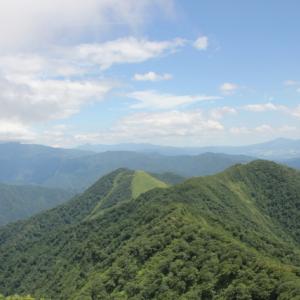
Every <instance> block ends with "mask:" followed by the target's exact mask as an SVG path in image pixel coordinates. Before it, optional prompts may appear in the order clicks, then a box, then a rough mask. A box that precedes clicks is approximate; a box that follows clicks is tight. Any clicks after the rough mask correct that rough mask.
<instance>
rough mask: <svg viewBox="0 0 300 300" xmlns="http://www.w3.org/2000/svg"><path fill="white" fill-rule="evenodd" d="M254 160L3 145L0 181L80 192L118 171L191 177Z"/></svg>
mask: <svg viewBox="0 0 300 300" xmlns="http://www.w3.org/2000/svg"><path fill="white" fill-rule="evenodd" d="M251 160H252V158H251V157H247V156H241V155H226V154H214V153H203V154H200V155H195V156H191V155H180V156H172V155H169V156H166V155H161V154H156V153H138V152H132V151H109V152H104V153H92V152H88V151H80V150H70V149H57V148H51V147H45V146H39V145H25V144H16V143H9V144H0V165H1V168H0V182H3V183H10V184H23V185H24V184H25V185H27V184H38V185H43V186H48V187H55V188H57V187H59V188H63V189H68V190H72V191H75V192H78V191H82V190H84V189H85V188H86V187H87V186H89V185H90V184H92V183H93V182H94V181H95V180H97V179H98V178H99V177H100V176H103V175H104V174H107V173H109V172H111V171H113V170H115V169H118V168H130V169H133V170H145V171H147V172H151V173H166V172H167V173H174V174H177V175H179V176H181V177H192V176H202V175H210V174H214V173H217V172H220V171H223V170H224V169H226V168H228V167H230V166H232V165H234V164H236V163H245V162H249V161H251ZM169 177H170V176H169ZM172 180H173V181H174V180H175V178H173V179H172Z"/></svg>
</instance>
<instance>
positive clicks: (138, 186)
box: [132, 171, 168, 198]
mask: <svg viewBox="0 0 300 300" xmlns="http://www.w3.org/2000/svg"><path fill="white" fill-rule="evenodd" d="M167 186H168V185H167V184H166V183H164V182H162V181H160V180H158V179H156V178H154V177H153V176H151V175H150V174H148V173H146V172H144V171H135V174H134V177H133V180H132V196H133V198H137V197H138V196H139V195H141V194H142V193H145V192H147V191H149V190H151V189H153V188H166V187H167Z"/></svg>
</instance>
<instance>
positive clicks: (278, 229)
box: [0, 161, 300, 300]
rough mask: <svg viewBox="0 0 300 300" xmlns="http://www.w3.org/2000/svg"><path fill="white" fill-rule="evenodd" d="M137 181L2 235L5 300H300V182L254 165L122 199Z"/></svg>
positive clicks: (99, 191)
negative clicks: (12, 297) (13, 297)
mask: <svg viewBox="0 0 300 300" xmlns="http://www.w3.org/2000/svg"><path fill="white" fill-rule="evenodd" d="M132 173H134V172H133V171H128V170H118V171H115V172H113V173H111V174H109V175H107V176H105V177H103V178H102V179H100V180H99V181H98V182H97V183H96V184H95V185H94V186H92V187H91V188H90V189H88V190H87V191H86V192H85V193H84V194H83V195H81V196H79V197H76V198H75V199H73V200H71V201H70V202H68V203H67V204H65V205H62V206H61V207H58V208H56V209H53V210H51V211H48V212H46V213H43V214H40V215H38V216H35V217H33V218H31V219H30V220H28V221H24V222H18V223H16V224H12V225H9V226H6V227H4V228H2V229H0V287H1V288H0V293H1V292H2V293H5V294H13V293H19V294H27V293H30V294H32V295H34V296H36V297H40V296H47V297H49V298H52V299H72V300H74V299H80V300H82V299H83V300H95V299H136V300H138V299H181V300H186V299H189V300H190V299H219V300H221V299H233V300H234V299H259V300H265V299H269V300H273V299H277V300H292V299H293V300H296V299H299V295H300V240H299V228H300V218H299V205H300V175H299V172H297V171H295V170H292V169H289V168H287V167H283V166H280V165H277V164H275V163H272V162H267V161H255V162H252V163H249V164H247V165H237V166H234V167H232V168H230V169H228V170H226V171H225V172H223V173H220V174H217V175H213V176H208V177H200V178H193V179H190V180H187V181H186V182H184V183H182V184H178V185H176V186H173V187H169V188H163V189H151V190H150V191H148V192H145V193H142V194H140V196H138V197H137V198H135V199H132V194H131V196H130V197H129V198H128V197H127V196H125V197H124V198H123V197H121V198H118V197H119V195H126V193H125V194H124V193H123V192H122V193H121V194H120V193H119V192H118V191H120V190H118V189H114V188H112V187H114V186H115V184H116V182H119V180H120V179H121V177H124V181H123V180H121V181H122V182H127V183H126V184H125V183H124V188H125V187H126V186H127V187H128V186H130V187H131V188H130V189H131V191H132V182H133V180H129V182H131V184H128V181H126V180H125V179H126V178H127V179H128V177H131V176H134V175H132ZM135 175H136V174H135ZM119 183H121V182H119ZM117 186H118V185H117ZM126 189H127V188H125V190H126ZM112 190H113V193H110V191H112ZM112 194H114V196H112ZM116 199H118V200H117V201H116V202H115V200H116ZM131 199H132V200H131ZM104 203H106V205H110V204H112V203H115V204H116V205H115V204H114V205H111V206H109V207H105V205H104ZM95 209H96V210H95Z"/></svg>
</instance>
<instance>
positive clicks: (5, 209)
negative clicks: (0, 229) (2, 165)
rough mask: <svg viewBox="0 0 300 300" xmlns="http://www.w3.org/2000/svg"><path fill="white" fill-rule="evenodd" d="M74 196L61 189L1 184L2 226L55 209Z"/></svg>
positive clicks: (0, 223)
mask: <svg viewBox="0 0 300 300" xmlns="http://www.w3.org/2000/svg"><path fill="white" fill-rule="evenodd" d="M72 196H73V193H71V192H67V191H64V190H61V189H53V188H52V189H51V188H45V187H39V186H19V185H7V184H1V183H0V226H1V225H4V224H7V223H9V222H13V221H16V220H20V219H25V218H28V217H31V216H32V215H34V214H36V213H38V212H40V211H43V210H46V209H49V208H53V207H55V206H57V205H59V204H61V203H63V202H65V201H67V200H69V199H70V198H71V197H72Z"/></svg>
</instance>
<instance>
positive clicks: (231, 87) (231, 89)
mask: <svg viewBox="0 0 300 300" xmlns="http://www.w3.org/2000/svg"><path fill="white" fill-rule="evenodd" d="M238 89H239V86H238V85H237V84H235V83H232V82H225V83H223V84H222V85H221V86H220V91H221V92H222V93H223V94H226V95H231V94H234V93H235V92H236V91H237V90H238Z"/></svg>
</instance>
